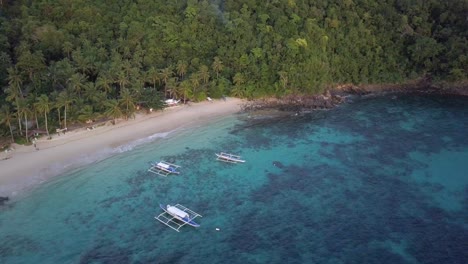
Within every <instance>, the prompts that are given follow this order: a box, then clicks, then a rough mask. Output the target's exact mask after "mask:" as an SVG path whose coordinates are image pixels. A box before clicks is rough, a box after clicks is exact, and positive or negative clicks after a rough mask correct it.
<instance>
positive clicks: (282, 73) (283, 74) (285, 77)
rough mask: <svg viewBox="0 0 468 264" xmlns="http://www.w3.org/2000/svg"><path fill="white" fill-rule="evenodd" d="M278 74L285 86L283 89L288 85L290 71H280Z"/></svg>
mask: <svg viewBox="0 0 468 264" xmlns="http://www.w3.org/2000/svg"><path fill="white" fill-rule="evenodd" d="M278 75H279V76H280V83H281V85H282V86H283V89H286V86H287V85H288V73H287V72H285V71H280V72H278Z"/></svg>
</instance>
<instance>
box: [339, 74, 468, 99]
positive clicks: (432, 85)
mask: <svg viewBox="0 0 468 264" xmlns="http://www.w3.org/2000/svg"><path fill="white" fill-rule="evenodd" d="M389 92H390V93H420V94H447V95H449V94H450V95H460V96H468V81H461V82H457V83H447V82H433V81H432V78H430V77H429V76H425V77H423V78H420V79H417V80H413V81H409V82H406V83H401V84H365V85H353V84H343V85H338V86H337V87H335V88H333V89H332V93H336V94H353V95H367V94H380V93H389Z"/></svg>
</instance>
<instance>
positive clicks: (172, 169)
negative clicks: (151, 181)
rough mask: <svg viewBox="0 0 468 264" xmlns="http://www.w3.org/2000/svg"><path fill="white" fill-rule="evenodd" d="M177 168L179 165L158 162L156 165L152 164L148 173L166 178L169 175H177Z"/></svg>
mask: <svg viewBox="0 0 468 264" xmlns="http://www.w3.org/2000/svg"><path fill="white" fill-rule="evenodd" d="M179 168H180V166H179V165H175V164H172V163H169V162H165V161H160V162H158V163H153V164H152V165H151V168H149V169H148V171H149V172H151V173H154V174H158V175H161V176H164V177H166V176H167V175H169V174H179V173H180V172H179V171H177V170H178V169H179Z"/></svg>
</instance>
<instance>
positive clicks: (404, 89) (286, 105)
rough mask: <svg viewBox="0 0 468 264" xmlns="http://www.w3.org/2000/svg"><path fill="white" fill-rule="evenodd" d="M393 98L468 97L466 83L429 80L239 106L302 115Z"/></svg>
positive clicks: (348, 87)
mask: <svg viewBox="0 0 468 264" xmlns="http://www.w3.org/2000/svg"><path fill="white" fill-rule="evenodd" d="M388 93H395V94H408V93H412V94H437V95H457V96H468V81H466V82H460V83H457V84H447V83H437V84H434V83H432V82H431V80H430V79H429V78H422V79H419V80H417V81H413V82H408V83H404V84H379V85H359V86H358V85H350V84H349V85H339V86H337V87H334V88H332V89H329V90H327V91H326V92H325V93H324V94H320V95H288V96H285V97H283V98H266V99H265V98H264V99H257V100H252V101H249V102H247V103H245V104H244V105H243V106H242V110H243V111H246V112H250V111H257V110H265V109H276V110H280V111H286V112H296V113H297V112H304V111H310V110H323V109H331V108H333V107H335V106H337V105H339V104H341V103H343V102H345V101H346V98H347V97H349V96H353V95H358V96H363V95H368V96H369V95H376V96H377V95H383V94H388Z"/></svg>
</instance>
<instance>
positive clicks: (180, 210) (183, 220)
mask: <svg viewBox="0 0 468 264" xmlns="http://www.w3.org/2000/svg"><path fill="white" fill-rule="evenodd" d="M159 207H161V209H163V211H164V212H163V213H161V214H160V215H158V216H155V217H154V218H155V219H156V220H158V221H159V222H161V223H163V224H165V225H167V226H168V227H170V228H172V229H174V230H175V231H177V232H179V229H180V228H181V227H182V226H184V225H190V226H193V227H199V226H200V225H199V224H198V223H196V222H195V221H194V219H195V218H197V217H202V216H201V215H200V214H198V213H195V212H194V211H192V210H190V209H188V208H187V207H185V206H183V205H180V204H176V205H169V204H168V205H166V206H164V205H162V204H160V205H159ZM176 220H177V221H176Z"/></svg>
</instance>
